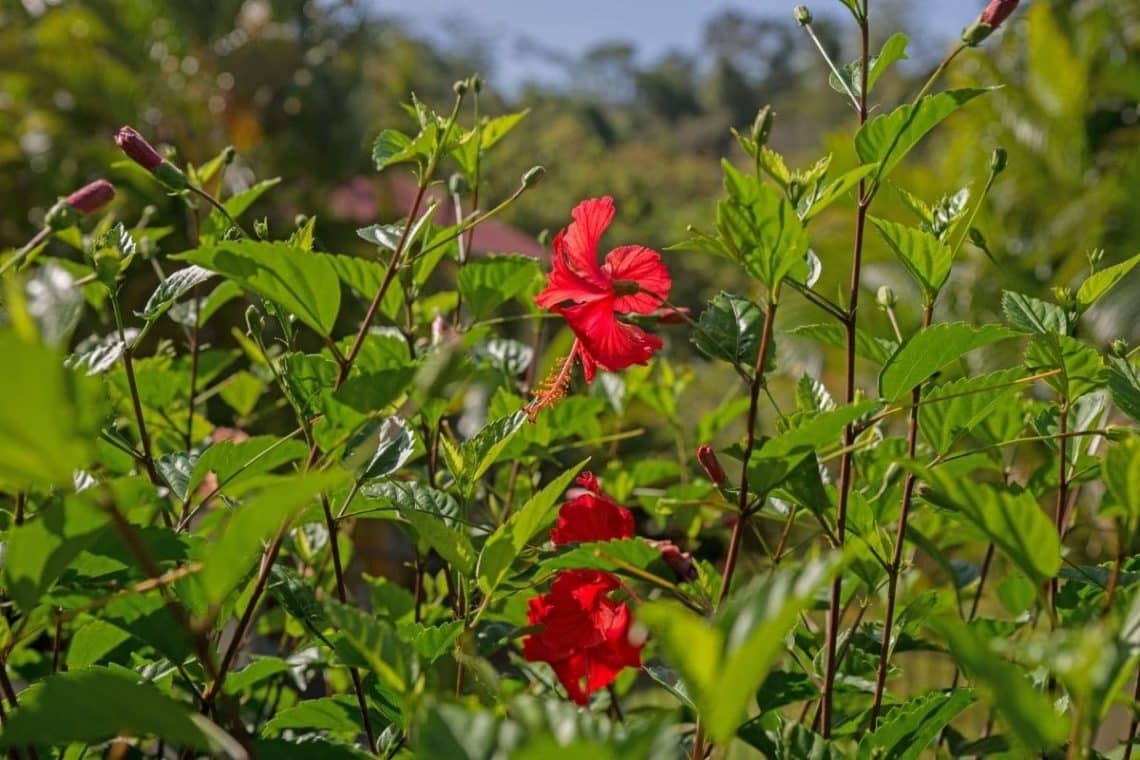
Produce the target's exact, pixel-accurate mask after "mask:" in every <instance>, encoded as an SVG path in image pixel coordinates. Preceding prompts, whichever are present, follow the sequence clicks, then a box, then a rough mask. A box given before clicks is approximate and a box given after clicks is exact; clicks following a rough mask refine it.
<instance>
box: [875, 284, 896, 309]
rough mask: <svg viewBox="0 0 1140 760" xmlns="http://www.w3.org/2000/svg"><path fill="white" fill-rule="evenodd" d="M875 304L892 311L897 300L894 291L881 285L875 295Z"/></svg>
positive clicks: (887, 286)
mask: <svg viewBox="0 0 1140 760" xmlns="http://www.w3.org/2000/svg"><path fill="white" fill-rule="evenodd" d="M875 302H876V303H878V304H879V306H880V307H881V308H883V309H893V308H895V304H896V303H898V298H896V297H895V291H893V290H891V287H890V286H889V285H883V286H882V287H880V288H879V291H878V292H877V293H875Z"/></svg>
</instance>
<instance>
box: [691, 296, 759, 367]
mask: <svg viewBox="0 0 1140 760" xmlns="http://www.w3.org/2000/svg"><path fill="white" fill-rule="evenodd" d="M763 324H764V310H763V309H762V308H760V307H759V306H757V305H756V304H755V303H753V302H752V301H749V300H748V299H747V298H744V297H742V296H736V295H732V294H731V293H725V292H723V291H722V292H721V293H719V294H718V295H717V296H716V297H715V298H713V299H712V300H711V301H709V305H708V306H707V307H706V308H705V310H704V311H702V312H701V316H700V318H699V319H698V320H697V330H695V331H694V332H693V343H694V345H696V347H697V348H699V349H700V350H701V352H703V353H704V354H705V355H707V356H709V357H711V358H713V359H722V360H724V361H727V362H731V363H733V364H743V365H745V366H747V367H753V366H755V365H756V355H757V353H758V352H759V351H760V331H761V330H762V329H763Z"/></svg>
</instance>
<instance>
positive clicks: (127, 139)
mask: <svg viewBox="0 0 1140 760" xmlns="http://www.w3.org/2000/svg"><path fill="white" fill-rule="evenodd" d="M115 145H118V146H119V148H120V149H121V150H122V151H123V153H125V154H127V158H129V159H131V160H132V161H134V162H135V163H136V164H138V165H139V166H141V167H142V168H144V169H146V170H147V171H148V172H150V173H151V174H152V175H154V178H155V179H157V180H158V181H159V182H161V183H162V184H164V185H166V186H167V187H169V188H170V189H171V190H185V189H186V187H187V186H188V185H189V184H190V183H189V182H188V181H187V179H186V175H185V174H183V173H182V170H181V169H179V168H178V167H177V166H175V165H174V164H172V163H170V162H169V161H167V160H166V159H164V158H163V157H162V156H161V155H159V153H158V151H157V150H155V149H154V146H153V145H151V144H150V143H149V142H147V141H146V138H144V137H143V136H142V135H140V134H139V133H138V132H137V131H135V129H134V128H133V127H122V128H121V129H119V131H118V132H116V133H115Z"/></svg>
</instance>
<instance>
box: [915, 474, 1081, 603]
mask: <svg viewBox="0 0 1140 760" xmlns="http://www.w3.org/2000/svg"><path fill="white" fill-rule="evenodd" d="M903 466H905V467H907V468H908V469H910V470H912V471H913V472H915V473H916V474H917V475H918V477H920V478H921V479H922V480H923V481H924V482H925V483H926V485H927V488H926V489H924V490H923V491H922V497H923V498H924V499H925V500H926V501H929V502H931V503H933V504H936V505H937V506H939V507H942V508H943V509H946V510H949V511H950V513H951V514H954V515H957V516H960V517H961V518H962V519H963V520H964V521H965V522H966V523H968V524H969V525H971V526H973V527H974V528H976V529H978V530H980V531H981V532H982V533H984V534H985V535H986V536H988V537H989V538H990V540H992V541H993V542H994V544H995V545H996V546H997V547H998V548H999V549H1000V550H1001V551H1002V552H1003V553H1004V554H1005V555H1006V556H1007V557H1009V558H1010V559H1011V560H1012V561H1013V563H1014V564H1015V565H1017V567H1018V568H1019V569H1020V570H1021V571H1022V572H1023V573H1025V574H1026V575H1027V576H1029V577H1030V578H1031V579H1032V580H1033V581H1034V583H1035V584H1036V585H1037V586H1038V587H1041V586H1042V585H1043V584H1044V583H1045V582H1046V581H1048V580H1049V579H1050V578H1053V577H1055V576H1056V575H1057V571H1058V570H1060V568H1061V539H1060V537H1059V536H1058V535H1057V528H1056V527H1055V526H1054V525H1053V522H1052V521H1051V520H1050V519H1049V518H1048V517H1047V516H1046V515H1045V513H1044V512H1043V511H1042V510H1041V508H1040V507H1039V506H1038V505H1037V500H1036V499H1035V498H1034V497H1033V494H1032V493H1030V492H1029V491H1026V490H1023V489H1019V488H1016V487H1012V486H1002V485H997V484H994V483H984V482H981V483H980V482H975V481H974V480H971V479H969V478H963V477H961V475H960V474H958V473H953V472H947V471H946V469H945V468H944V467H935V468H923V467H919V466H918V465H913V464H910V463H904V465H903Z"/></svg>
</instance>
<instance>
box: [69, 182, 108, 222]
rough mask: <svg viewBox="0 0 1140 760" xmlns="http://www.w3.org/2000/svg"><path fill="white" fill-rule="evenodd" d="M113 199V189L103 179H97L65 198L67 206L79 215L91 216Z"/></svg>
mask: <svg viewBox="0 0 1140 760" xmlns="http://www.w3.org/2000/svg"><path fill="white" fill-rule="evenodd" d="M114 197H115V188H114V187H113V186H112V185H111V183H110V182H108V181H107V180H105V179H97V180H95V181H94V182H91V183H90V184H87V185H84V186H83V187H81V188H79V189H78V190H76V191H75V192H74V193H72V194H71V195H69V196H67V205H68V206H71V207H72V208H73V209H75V210H76V211H78V212H79V213H81V214H93V213H95V212H96V211H98V210H99V209H101V208H103V207H104V206H106V205H107V204H108V203H110V202H111V199H112V198H114Z"/></svg>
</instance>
